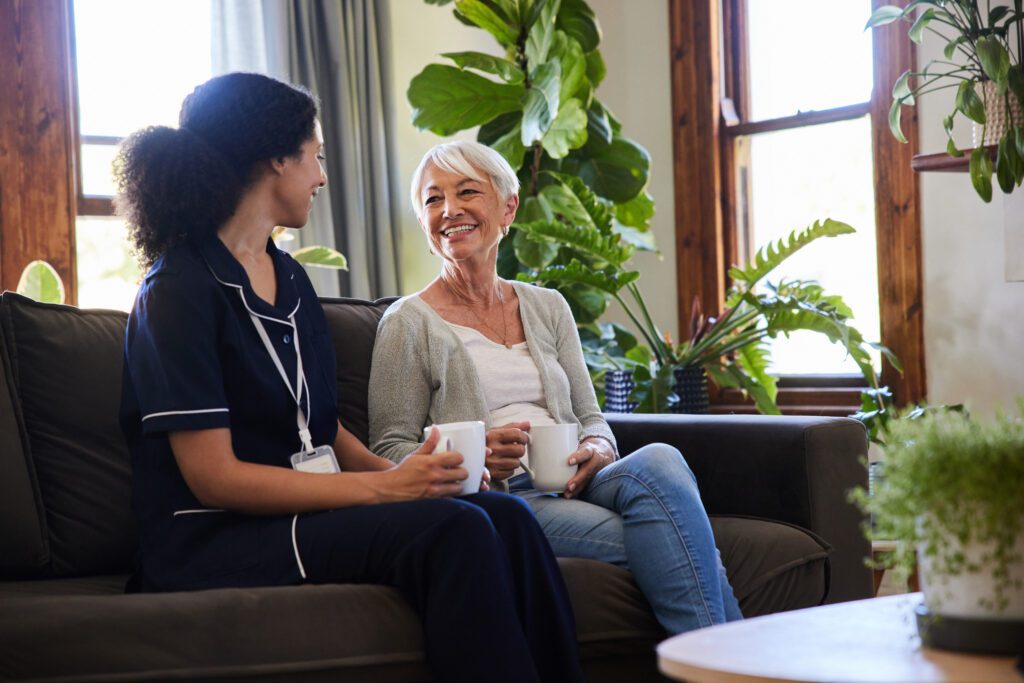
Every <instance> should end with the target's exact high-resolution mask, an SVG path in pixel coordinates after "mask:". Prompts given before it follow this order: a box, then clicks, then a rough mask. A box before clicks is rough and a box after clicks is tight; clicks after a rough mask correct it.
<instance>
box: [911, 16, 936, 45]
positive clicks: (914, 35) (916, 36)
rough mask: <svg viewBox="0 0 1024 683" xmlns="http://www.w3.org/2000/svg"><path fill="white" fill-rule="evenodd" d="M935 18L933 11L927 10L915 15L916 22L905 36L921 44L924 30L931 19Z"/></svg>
mask: <svg viewBox="0 0 1024 683" xmlns="http://www.w3.org/2000/svg"><path fill="white" fill-rule="evenodd" d="M934 18H935V10H933V9H928V10H925V11H924V12H921V13H920V14H919V15H917V20H916V21H915V22H914V25H913V26H911V27H910V31H908V32H907V36H908V37H909V38H910V39H911V40H912V41H914V42H915V43H917V44H918V45H920V44H921V40H922V38H923V37H924V30H925V29H926V28H928V24H930V23H931V21H932V19H934Z"/></svg>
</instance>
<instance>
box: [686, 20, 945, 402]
mask: <svg viewBox="0 0 1024 683" xmlns="http://www.w3.org/2000/svg"><path fill="white" fill-rule="evenodd" d="M884 3H885V0H872V6H873V7H878V6H881V5H882V4H884ZM668 4H669V31H670V56H671V93H672V115H673V116H672V120H673V122H674V126H673V134H672V137H673V169H674V189H675V196H676V197H678V198H685V201H679V200H677V201H676V202H675V237H676V249H677V252H676V263H677V268H676V287H677V295H678V299H677V314H678V319H679V327H680V329H684V328H685V327H686V324H687V321H688V320H689V312H690V305H691V302H692V300H693V298H694V297H695V296H697V297H698V298H699V299H700V301H701V305H702V307H703V310H705V311H718V310H721V307H722V305H723V303H724V300H725V293H726V291H727V289H728V286H729V282H728V266H729V265H731V264H733V263H736V262H738V261H739V258H738V257H740V256H741V255H744V252H745V251H746V250H748V249H749V246H748V245H749V234H748V230H746V228H744V229H743V230H740V229H738V228H737V226H736V220H735V216H736V215H737V212H736V210H735V209H736V203H737V202H738V201H744V200H745V201H749V187H746V188H740V187H738V185H739V183H738V182H737V180H736V173H735V169H736V166H737V164H738V163H740V161H741V160H738V159H737V156H742V150H740V151H739V152H738V153H737V150H736V146H735V145H733V140H734V139H735V137H736V136H737V134H744V135H746V134H750V133H752V132H762V131H765V130H777V129H781V128H789V127H792V126H793V124H796V123H799V124H815V123H825V122H827V121H834V120H844V119H849V118H854V117H859V116H863V115H864V114H867V113H870V116H871V129H872V133H871V137H872V158H873V166H874V186H875V223H876V240H877V258H878V289H879V308H880V314H881V335H882V343H883V344H885V345H886V346H888V347H889V348H890V349H892V351H893V352H894V353H895V354H896V355H897V356H898V357H899V358H900V360H901V361H902V364H903V373H902V374H900V373H899V372H897V371H896V370H895V369H894V368H893V367H892V366H891V365H889V364H888V363H884V364H883V369H882V376H881V380H880V381H881V384H882V385H883V386H886V385H887V386H889V387H890V389H891V390H892V391H893V397H894V401H895V403H896V404H897V405H901V406H902V405H905V404H907V403H916V402H920V401H922V400H924V396H925V374H924V343H923V318H922V312H923V307H922V284H921V234H920V232H921V231H920V202H919V197H920V188H919V182H918V177H917V174H916V173H915V172H914V171H913V170H912V168H911V159H912V157H913V156H914V154H915V153H916V152H917V118H916V115H915V114H913V113H911V115H909V116H904V119H903V131H904V133H905V135H906V137H907V139H908V140H909V141H910V142H909V143H908V144H902V143H900V142H898V141H897V140H896V139H895V138H893V136H892V135H891V134H890V132H889V129H888V123H887V115H888V110H889V88H888V84H890V83H894V82H895V81H896V79H897V77H898V76H899V74H900V73H902V72H903V71H905V70H906V69H910V68H912V67H913V63H914V54H913V49H912V46H911V44H910V42H909V41H907V40H906V38H905V37H904V36H900V35H899V34H898V32H897V28H898V27H896V26H886V27H883V28H876V29H874V30H873V34H872V36H873V38H872V40H873V47H872V53H873V72H874V84H875V85H874V87H873V89H872V94H871V100H870V101H869V102H866V103H858V104H855V105H852V106H848V107H841V108H837V109H832V110H827V111H823V112H808V113H803V114H798V115H795V116H791V117H785V118H783V119H772V120H769V121H763V122H756V123H742V122H744V121H747V120H748V119H749V117H747V116H746V113H747V106H748V104H747V102H746V101H745V99H746V98H745V96H744V95H743V94H744V93H747V92H749V90H748V87H747V86H748V80H749V74H748V73H747V69H746V67H745V64H746V62H745V46H746V42H747V41H746V34H747V30H746V26H747V18H746V13H745V10H744V8H745V2H744V0H668ZM722 27H724V28H725V30H724V31H723V30H720V29H721V28H722ZM773 126H775V127H774V128H773ZM741 191H743V193H744V196H742V197H741V196H740V192H741ZM863 384H864V382H863V380H860V381H858V379H857V376H856V375H816V376H798V377H782V378H780V383H779V391H778V404H779V407H780V409H781V410H782V411H783V412H784V413H789V414H813V415H848V414H850V413H851V412H852V411H853V410H856V408H858V407H859V405H860V390H861V389H862V388H863ZM858 385H860V386H858ZM711 403H712V412H755V408H754V406H753V403H752V402H751V401H749V400H745V399H744V398H743V397H742V395H741V393H740V392H739V391H737V390H719V389H717V388H715V387H712V391H711Z"/></svg>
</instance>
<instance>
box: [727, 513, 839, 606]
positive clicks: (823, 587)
mask: <svg viewBox="0 0 1024 683" xmlns="http://www.w3.org/2000/svg"><path fill="white" fill-rule="evenodd" d="M711 530H712V531H713V532H714V534H715V544H716V545H717V546H718V550H719V552H720V553H721V554H722V563H723V564H724V565H725V570H726V574H727V575H728V576H729V583H730V585H732V589H733V594H734V595H735V596H736V599H737V600H739V603H740V610H741V611H742V612H743V615H744V616H746V617H756V616H759V615H762V614H771V613H773V612H782V611H785V610H791V609H800V608H803V607H813V606H815V605H820V604H822V603H823V602H824V601H825V598H827V597H828V589H829V579H830V575H829V572H830V567H829V561H828V557H829V551H830V549H831V548H830V546H829V544H828V543H826V542H825V541H823V540H822V539H821V538H820V537H818V536H817V535H815V534H813V533H811V532H810V531H808V530H807V529H803V528H801V527H798V526H796V525H794V524H785V523H783V522H776V521H772V520H767V519H758V518H756V517H740V516H726V515H712V516H711Z"/></svg>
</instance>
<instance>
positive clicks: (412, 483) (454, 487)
mask: <svg viewBox="0 0 1024 683" xmlns="http://www.w3.org/2000/svg"><path fill="white" fill-rule="evenodd" d="M440 440H441V432H440V431H439V430H437V429H436V428H434V429H432V430H431V432H430V434H429V436H428V437H427V440H426V441H424V442H423V444H422V445H421V446H420V447H419V448H417V449H416V450H415V451H413V452H412V453H410V454H409V455H407V456H405V458H404V459H403V460H402V462H401V463H399V465H398V466H397V467H394V468H392V469H390V470H386V471H385V472H384V474H385V475H387V476H388V477H389V478H390V479H391V481H390V483H389V486H388V489H387V493H388V494H389V496H388V499H389V500H394V501H403V500H420V499H422V498H443V497H445V496H456V495H458V494H459V492H460V491H461V490H462V482H463V480H464V479H466V477H467V476H468V475H469V473H468V472H467V471H466V468H464V467H462V455H461V454H459V453H453V452H450V451H443V452H440V453H435V452H434V450H435V449H436V448H437V446H438V442H439V441H440Z"/></svg>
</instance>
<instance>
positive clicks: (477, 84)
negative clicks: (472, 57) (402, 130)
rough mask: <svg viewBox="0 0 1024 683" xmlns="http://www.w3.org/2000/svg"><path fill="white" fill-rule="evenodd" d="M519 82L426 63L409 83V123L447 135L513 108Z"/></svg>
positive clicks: (519, 92)
mask: <svg viewBox="0 0 1024 683" xmlns="http://www.w3.org/2000/svg"><path fill="white" fill-rule="evenodd" d="M523 91H524V89H523V86H522V85H509V84H506V83H495V82H494V81H492V80H489V79H487V78H484V77H483V76H479V75H477V74H474V73H471V72H469V71H463V70H462V69H459V68H457V67H454V66H447V65H444V64H430V65H428V66H427V67H426V68H425V69H423V71H421V72H420V73H419V74H417V75H416V76H415V77H414V78H413V79H412V82H411V83H409V91H408V93H407V95H408V98H409V103H410V104H411V105H412V122H413V125H414V126H416V127H417V128H419V129H420V130H429V131H431V132H433V133H436V134H438V135H445V136H447V135H451V134H453V133H457V132H458V131H460V130H465V129H466V128H472V127H473V126H478V125H480V124H482V123H487V122H488V121H490V120H491V119H493V118H495V117H496V116H498V115H500V114H504V113H506V112H511V111H516V110H518V109H519V107H520V99H521V98H522V96H523Z"/></svg>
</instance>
